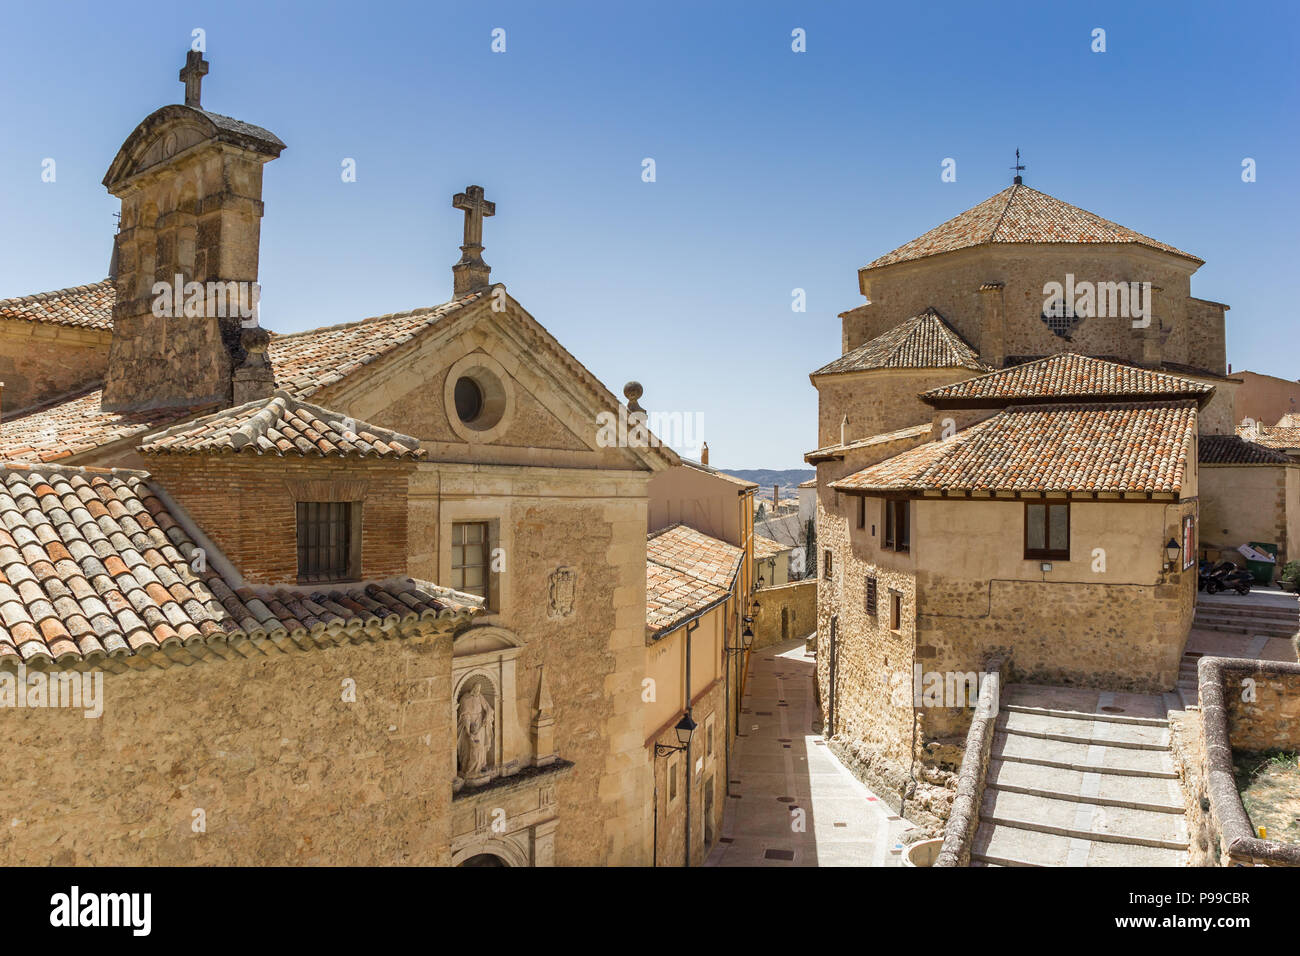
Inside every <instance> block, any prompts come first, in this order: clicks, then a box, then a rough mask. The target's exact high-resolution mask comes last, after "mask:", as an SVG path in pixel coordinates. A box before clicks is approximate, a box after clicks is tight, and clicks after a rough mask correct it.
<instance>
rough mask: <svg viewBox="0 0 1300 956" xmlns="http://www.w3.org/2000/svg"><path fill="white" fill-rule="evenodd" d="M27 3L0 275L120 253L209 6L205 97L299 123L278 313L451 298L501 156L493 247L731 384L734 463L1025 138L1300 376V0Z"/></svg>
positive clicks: (19, 279)
mask: <svg viewBox="0 0 1300 956" xmlns="http://www.w3.org/2000/svg"><path fill="white" fill-rule="evenodd" d="M0 16H2V17H3V23H4V29H3V31H0V91H3V92H0V105H2V107H3V108H2V109H0V124H2V125H0V131H2V135H0V177H2V178H3V182H4V184H5V185H4V189H3V190H0V224H3V227H0V297H3V296H10V295H21V294H26V293H29V292H36V291H41V290H45V289H53V288H59V287H62V286H67V285H74V284H79V283H82V282H91V281H96V280H98V279H100V278H103V276H104V275H105V274H106V271H107V264H108V258H109V253H110V250H111V237H112V232H113V216H112V214H113V212H114V211H115V210H116V208H117V203H116V200H114V199H113V198H112V197H111V196H109V195H108V194H107V193H106V192H105V191H104V189H103V187H102V185H101V184H100V181H101V179H102V177H103V175H104V172H105V170H106V169H107V168H108V164H109V162H110V161H111V159H112V157H113V155H114V153H115V152H116V150H117V148H118V146H119V145H121V142H122V140H123V139H125V138H126V136H127V134H128V133H129V132H130V131H131V129H132V128H133V127H134V126H135V124H136V123H138V122H139V121H140V120H141V119H143V118H144V117H145V116H146V115H147V114H148V113H150V112H151V111H152V110H154V109H155V108H157V107H158V106H161V105H163V104H164V103H169V102H179V101H181V99H182V98H183V89H182V86H181V84H180V83H179V82H178V81H177V79H176V73H177V71H178V70H179V69H180V67H181V65H182V64H183V62H184V58H185V51H186V50H187V49H188V47H189V44H190V37H191V31H192V30H193V29H194V28H196V27H198V28H202V29H203V30H204V31H205V32H206V42H207V59H208V60H209V61H210V63H211V72H210V73H209V74H208V76H207V78H206V80H205V82H204V86H203V103H204V106H205V107H207V108H209V109H211V110H213V111H215V112H219V113H226V114H228V115H233V116H236V117H238V118H240V119H243V120H246V121H248V122H251V123H256V124H258V125H261V126H265V127H267V128H268V129H270V130H272V131H273V132H274V133H276V134H277V135H278V136H279V137H280V138H281V139H283V140H284V141H285V143H287V144H288V148H287V149H286V150H285V152H284V154H283V155H282V156H281V157H280V158H279V159H278V160H276V161H275V162H273V163H272V164H270V165H269V166H268V167H267V169H266V177H265V188H264V198H265V200H266V218H265V219H264V221H263V229H262V262H261V283H262V287H263V298H262V306H263V308H262V321H263V323H264V324H266V325H267V326H268V327H270V328H273V329H276V330H280V331H292V330H297V329H303V328H310V327H312V326H317V325H329V324H334V323H338V322H346V321H351V320H355V319H358V318H362V317H365V316H370V315H377V314H381V313H384V312H390V311H394V310H398V309H406V308H413V307H416V306H421V305H430V304H434V303H436V302H441V301H444V300H445V299H446V298H448V297H449V295H450V290H451V265H452V263H453V262H455V261H456V259H457V258H458V256H459V250H458V249H457V246H458V245H459V242H460V232H461V214H460V213H458V212H456V211H455V210H453V209H452V208H451V196H452V194H453V193H454V192H456V191H458V190H461V189H463V188H464V187H465V186H466V185H467V184H469V183H479V184H482V185H483V186H484V187H485V188H486V190H487V196H488V198H489V199H492V200H494V201H495V202H496V203H497V215H496V217H495V218H494V219H490V220H488V221H487V223H486V225H485V239H484V242H485V245H486V252H485V254H484V258H485V259H486V260H487V261H488V262H489V263H490V264H491V265H492V267H493V273H492V276H493V279H494V280H497V281H502V282H505V283H506V284H507V286H508V287H509V289H510V291H511V294H512V295H514V296H515V297H516V298H518V299H519V300H520V301H521V302H522V303H523V304H524V306H525V307H526V308H527V309H528V310H529V311H530V312H532V313H533V315H535V316H536V317H537V318H538V320H539V321H541V322H542V324H543V325H545V326H546V327H547V328H548V329H550V330H551V332H552V333H554V334H555V335H556V336H557V337H558V338H559V339H560V341H561V342H563V343H564V344H565V345H566V347H568V348H569V349H570V351H572V352H573V353H574V354H575V355H576V356H577V357H578V358H579V359H580V360H581V361H582V362H583V363H584V364H586V365H587V367H588V368H590V369H591V370H592V371H593V372H594V373H595V374H596V375H597V376H598V377H599V378H600V379H601V380H602V381H604V382H605V383H606V385H608V386H609V387H610V388H611V389H612V390H613V391H614V392H615V393H616V394H621V392H622V384H623V382H625V381H627V380H628V379H633V378H634V379H637V380H639V381H641V382H642V383H643V385H644V386H645V397H644V398H643V399H642V404H644V405H645V406H646V407H647V408H652V409H660V410H666V411H680V412H686V413H691V414H695V415H698V416H700V421H701V422H702V424H703V431H704V438H705V439H706V440H708V442H709V445H710V449H711V451H712V456H711V458H712V462H713V463H714V464H716V465H719V466H721V467H724V468H758V467H767V468H789V467H800V466H802V454H803V452H805V451H807V450H808V449H810V448H812V447H814V445H815V444H816V393H815V392H814V390H813V388H812V386H811V385H810V384H809V381H808V372H809V371H811V370H813V369H815V368H817V367H819V366H820V365H822V364H824V363H825V362H827V361H829V360H830V359H831V358H833V357H834V356H835V355H837V354H838V351H839V320H838V319H837V318H836V315H837V313H839V312H841V311H843V310H844V309H846V308H850V307H852V306H854V305H856V304H858V303H859V302H860V301H861V298H860V296H859V295H858V292H857V279H856V270H857V268H858V267H860V266H861V265H863V264H864V263H866V262H868V261H870V260H871V259H873V258H875V257H876V256H877V255H880V254H882V253H884V252H887V251H889V250H890V249H892V248H894V247H895V246H897V245H899V244H901V243H902V242H904V241H906V240H908V239H910V238H912V237H914V236H916V235H919V234H920V233H922V232H924V231H925V230H927V229H929V228H931V227H932V226H935V225H937V224H938V223H940V222H942V221H943V220H945V219H947V218H949V217H951V216H953V215H956V214H957V213H958V212H961V211H962V210H964V209H966V208H969V207H970V206H973V205H975V204H976V203H978V202H980V201H982V200H984V199H986V198H987V197H988V196H990V195H992V194H993V193H995V192H997V191H998V190H1000V189H1002V188H1003V187H1005V186H1006V185H1007V184H1008V183H1009V181H1010V176H1011V173H1010V171H1009V169H1008V167H1009V166H1010V165H1011V163H1012V161H1013V154H1014V150H1015V149H1016V147H1019V148H1020V149H1021V151H1022V154H1023V156H1024V159H1025V162H1026V164H1027V165H1028V170H1027V171H1026V173H1025V179H1026V182H1027V183H1028V184H1030V185H1033V186H1035V187H1037V188H1039V189H1042V190H1043V191H1045V192H1048V193H1051V194H1052V195H1055V196H1058V197H1060V198H1062V199H1064V200H1066V201H1068V202H1071V203H1074V204H1075V205H1078V206H1082V207H1083V208H1085V209H1089V210H1091V211H1093V212H1096V213H1099V214H1100V215H1103V216H1105V217H1107V218H1110V219H1114V220H1116V221H1118V222H1120V223H1123V224H1124V225H1126V226H1130V227H1132V228H1134V229H1137V230H1140V231H1142V232H1145V233H1147V234H1148V235H1152V236H1155V237H1156V238H1159V239H1162V240H1164V241H1166V242H1170V243H1172V244H1173V245H1175V246H1178V247H1179V248H1182V249H1186V250H1188V251H1189V252H1193V253H1195V254H1196V255H1198V256H1200V257H1201V258H1203V259H1205V260H1206V265H1205V266H1203V267H1202V268H1201V269H1200V271H1199V272H1198V273H1197V274H1196V276H1195V277H1194V278H1193V284H1192V291H1193V294H1194V295H1198V296H1201V297H1203V298H1208V299H1214V300H1217V301H1223V302H1227V303H1229V304H1230V305H1231V306H1232V311H1231V312H1229V313H1228V358H1229V361H1230V362H1232V364H1233V367H1234V368H1236V369H1243V368H1250V369H1254V370H1256V371H1261V372H1266V373H1269V374H1274V375H1280V376H1283V377H1286V378H1297V377H1300V370H1297V367H1296V366H1297V358H1298V357H1300V346H1297V344H1296V339H1297V336H1296V334H1295V328H1296V324H1295V320H1294V318H1293V310H1294V306H1293V300H1294V294H1293V289H1292V287H1291V282H1292V276H1293V274H1294V271H1295V266H1294V263H1295V262H1296V260H1297V258H1298V256H1297V253H1298V252H1300V249H1298V246H1300V243H1298V242H1297V229H1296V224H1297V222H1300V218H1298V216H1297V213H1298V212H1300V209H1298V208H1297V207H1298V205H1300V203H1298V202H1297V190H1296V188H1295V180H1294V177H1295V175H1296V173H1295V171H1294V168H1293V167H1292V166H1290V165H1288V164H1289V163H1293V162H1294V159H1295V157H1296V156H1297V155H1300V149H1298V147H1300V143H1298V142H1297V140H1298V138H1300V136H1298V134H1297V124H1296V122H1295V117H1296V115H1297V106H1300V102H1298V101H1300V97H1298V96H1297V71H1296V69H1295V66H1294V50H1295V45H1296V41H1297V33H1298V32H1300V31H1298V30H1297V26H1298V24H1300V13H1297V7H1296V6H1294V5H1291V4H1283V3H1276V4H1275V3H1256V4H1250V5H1246V6H1241V5H1228V4H1224V5H1217V4H1208V3H1197V2H1183V3H1142V4H1130V3H1113V4H1111V3H1101V4H1088V5H1087V7H1083V6H1082V5H1077V6H1076V5H1067V4H1063V3H1048V4H1033V3H1024V2H1021V3H1006V4H1002V3H981V4H945V3H925V4H911V5H906V4H893V5H884V4H875V3H873V4H864V3H852V4H851V3H816V4H800V3H761V2H744V3H739V2H738V3H711V4H703V3H701V4H687V3H671V2H661V3H653V4H635V3H608V2H607V3H563V2H548V3H537V2H524V3H492V2H485V3H475V4H464V3H457V4H449V3H441V2H434V3H407V4H385V3H373V4H363V3H317V4H270V3H253V2H243V0H237V2H224V3H220V4H204V3H197V4H183V3H168V4H130V3H125V4H111V5H110V4H102V3H50V4H24V5H22V6H17V5H15V4H12V3H11V4H9V5H8V8H7V9H6V10H5V12H4V13H3V14H0ZM498 27H499V28H502V29H504V30H505V31H506V35H505V36H506V52H504V53H493V52H492V50H491V42H492V37H491V33H492V30H493V29H494V28H498ZM1097 27H1101V28H1103V29H1105V30H1106V46H1107V49H1106V52H1105V53H1093V52H1092V51H1091V43H1092V36H1091V34H1092V31H1093V29H1094V28H1097ZM795 28H802V29H803V30H805V31H806V35H807V52H805V53H798V54H796V53H794V52H792V51H791V31H792V30H793V29H795ZM47 157H48V158H53V159H55V161H56V163H57V167H56V169H57V179H56V181H55V182H53V183H45V182H42V181H41V168H42V167H41V163H42V160H43V159H45V158H47ZM345 157H350V158H353V159H355V160H356V164H357V181H356V182H355V183H344V182H342V179H341V177H340V170H341V162H342V160H343V159H344V158H345ZM646 157H651V158H653V159H654V160H655V164H656V181H655V182H654V183H646V182H643V181H642V178H641V170H642V160H643V159H644V158H646ZM945 157H953V158H955V159H956V160H957V181H956V182H955V183H944V182H941V181H940V171H941V170H940V163H941V161H942V160H943V159H944V158H945ZM1244 157H1251V158H1253V159H1255V160H1256V163H1257V170H1258V178H1257V181H1256V182H1254V183H1249V184H1247V183H1243V182H1242V181H1241V175H1240V174H1241V161H1242V159H1243V158H1244ZM796 287H797V288H802V289H805V290H806V294H807V312H805V313H802V314H796V313H793V312H792V311H791V308H790V303H791V290H792V289H794V288H796ZM737 329H740V330H742V335H741V336H739V337H737V336H736V335H735V334H734V333H735V332H736V330H737Z"/></svg>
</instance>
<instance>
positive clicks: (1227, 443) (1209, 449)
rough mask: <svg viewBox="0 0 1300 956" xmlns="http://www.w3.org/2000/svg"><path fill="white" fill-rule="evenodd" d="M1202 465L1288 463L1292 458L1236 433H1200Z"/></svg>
mask: <svg viewBox="0 0 1300 956" xmlns="http://www.w3.org/2000/svg"><path fill="white" fill-rule="evenodd" d="M1198 457H1199V458H1200V460H1201V464H1202V465H1290V464H1294V461H1293V459H1291V458H1290V457H1288V456H1287V455H1284V454H1282V452H1280V451H1276V450H1274V449H1272V448H1269V447H1267V446H1265V445H1260V444H1257V443H1255V442H1253V441H1246V440H1244V439H1243V438H1241V437H1240V436H1238V435H1202V436H1201V448H1200V454H1199V456H1198Z"/></svg>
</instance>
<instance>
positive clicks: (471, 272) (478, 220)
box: [451, 186, 497, 298]
mask: <svg viewBox="0 0 1300 956" xmlns="http://www.w3.org/2000/svg"><path fill="white" fill-rule="evenodd" d="M451 205H452V208H454V209H459V210H461V211H462V212H464V213H465V244H464V245H462V246H461V247H460V253H461V255H460V261H459V262H457V263H456V264H455V265H454V266H452V267H451V276H452V291H453V292H454V293H455V295H456V297H457V298H459V297H460V296H462V295H465V294H466V293H469V292H475V291H478V290H479V289H486V288H487V287H488V286H489V285H491V284H492V278H491V277H492V267H491V266H490V265H488V264H487V263H486V262H484V261H483V218H484V217H485V216H495V215H496V213H497V204H496V203H494V202H489V201H488V200H486V199H484V198H483V187H482V186H466V187H465V191H464V192H463V193H456V195H455V196H453V197H452V198H451Z"/></svg>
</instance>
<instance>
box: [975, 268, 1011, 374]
mask: <svg viewBox="0 0 1300 956" xmlns="http://www.w3.org/2000/svg"><path fill="white" fill-rule="evenodd" d="M979 291H980V296H981V297H982V298H983V300H984V310H983V313H984V314H983V316H982V317H981V319H980V361H981V362H983V363H984V364H985V365H987V366H989V367H990V368H1002V366H1003V365H1005V364H1006V360H1007V352H1006V313H1005V304H1004V301H1003V297H1002V293H1003V286H1002V283H1001V282H985V283H983V284H981V285H980V288H979Z"/></svg>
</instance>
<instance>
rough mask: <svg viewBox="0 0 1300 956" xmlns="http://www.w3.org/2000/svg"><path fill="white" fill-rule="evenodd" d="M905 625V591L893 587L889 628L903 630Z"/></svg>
mask: <svg viewBox="0 0 1300 956" xmlns="http://www.w3.org/2000/svg"><path fill="white" fill-rule="evenodd" d="M902 627H903V592H902V591H895V590H893V589H891V590H890V592H889V629H890V630H891V631H898V630H902Z"/></svg>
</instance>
